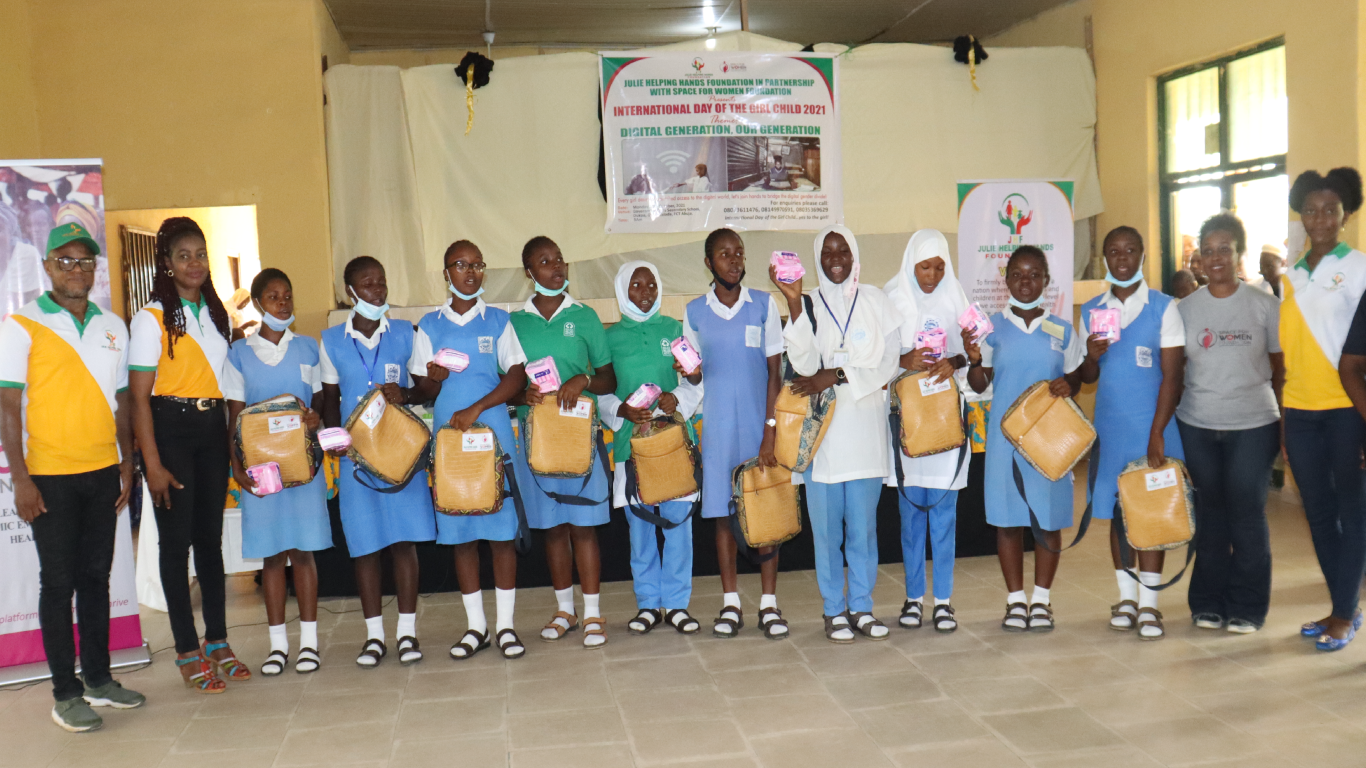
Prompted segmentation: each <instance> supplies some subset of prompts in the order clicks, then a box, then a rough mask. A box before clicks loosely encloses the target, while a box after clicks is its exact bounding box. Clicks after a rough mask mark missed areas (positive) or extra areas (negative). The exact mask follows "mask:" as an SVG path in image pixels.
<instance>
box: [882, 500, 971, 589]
mask: <svg viewBox="0 0 1366 768" xmlns="http://www.w3.org/2000/svg"><path fill="white" fill-rule="evenodd" d="M904 490H905V492H906V496H902V495H901V494H897V503H898V504H900V505H901V562H902V565H904V566H905V568H906V598H907V599H916V600H918V599H920V598H922V597H924V596H925V532H926V527H927V525H928V529H929V538H930V546H931V547H933V550H932V551H933V553H934V596H935V597H936V598H938V599H940V600H948V599H949V597H950V596H951V595H952V594H953V558H954V556H955V555H954V547H955V546H956V542H955V540H954V537H955V536H956V535H957V532H958V491H945V490H941V489H939V488H915V487H910V488H905V489H904ZM907 496H909V497H910V499H911V501H913V502H915V503H916V504H919V505H920V506H922V507H929V510H930V511H929V512H928V513H927V512H924V511H922V510H920V509H917V508H916V507H915V504H911V503H910V501H907V500H906V497H907ZM931 505H933V506H931Z"/></svg>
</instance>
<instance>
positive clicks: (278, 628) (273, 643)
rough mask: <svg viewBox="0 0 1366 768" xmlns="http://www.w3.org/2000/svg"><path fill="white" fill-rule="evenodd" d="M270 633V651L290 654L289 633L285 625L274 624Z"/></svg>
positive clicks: (270, 628)
mask: <svg viewBox="0 0 1366 768" xmlns="http://www.w3.org/2000/svg"><path fill="white" fill-rule="evenodd" d="M268 629H269V631H270V649H271V650H272V651H281V652H282V653H289V632H287V631H286V630H285V625H284V624H272V625H271V626H270V627H269V628H268Z"/></svg>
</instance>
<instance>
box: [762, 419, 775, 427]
mask: <svg viewBox="0 0 1366 768" xmlns="http://www.w3.org/2000/svg"><path fill="white" fill-rule="evenodd" d="M764 426H765V427H776V426H778V420H777V419H773V418H770V419H769V420H768V421H765V422H764Z"/></svg>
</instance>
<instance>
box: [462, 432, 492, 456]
mask: <svg viewBox="0 0 1366 768" xmlns="http://www.w3.org/2000/svg"><path fill="white" fill-rule="evenodd" d="M460 450H462V451H491V450H493V433H492V432H481V433H479V434H476V435H470V434H467V435H465V436H464V438H463V439H461V441H460Z"/></svg>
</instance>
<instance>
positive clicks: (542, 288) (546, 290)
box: [531, 278, 569, 296]
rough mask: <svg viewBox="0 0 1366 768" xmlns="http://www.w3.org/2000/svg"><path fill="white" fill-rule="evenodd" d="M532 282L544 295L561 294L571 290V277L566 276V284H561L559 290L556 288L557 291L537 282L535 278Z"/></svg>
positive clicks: (538, 291) (537, 290)
mask: <svg viewBox="0 0 1366 768" xmlns="http://www.w3.org/2000/svg"><path fill="white" fill-rule="evenodd" d="M531 284H532V286H534V287H535V288H536V292H537V293H539V294H541V295H542V296H559V295H560V294H562V293H564V292H565V291H567V290H569V279H568V278H565V281H564V285H562V286H560V288H559V290H555V291H552V290H550V289H549V288H547V287H545V286H544V285H541V284H540V283H538V282H536V281H535V280H532V281H531Z"/></svg>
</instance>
